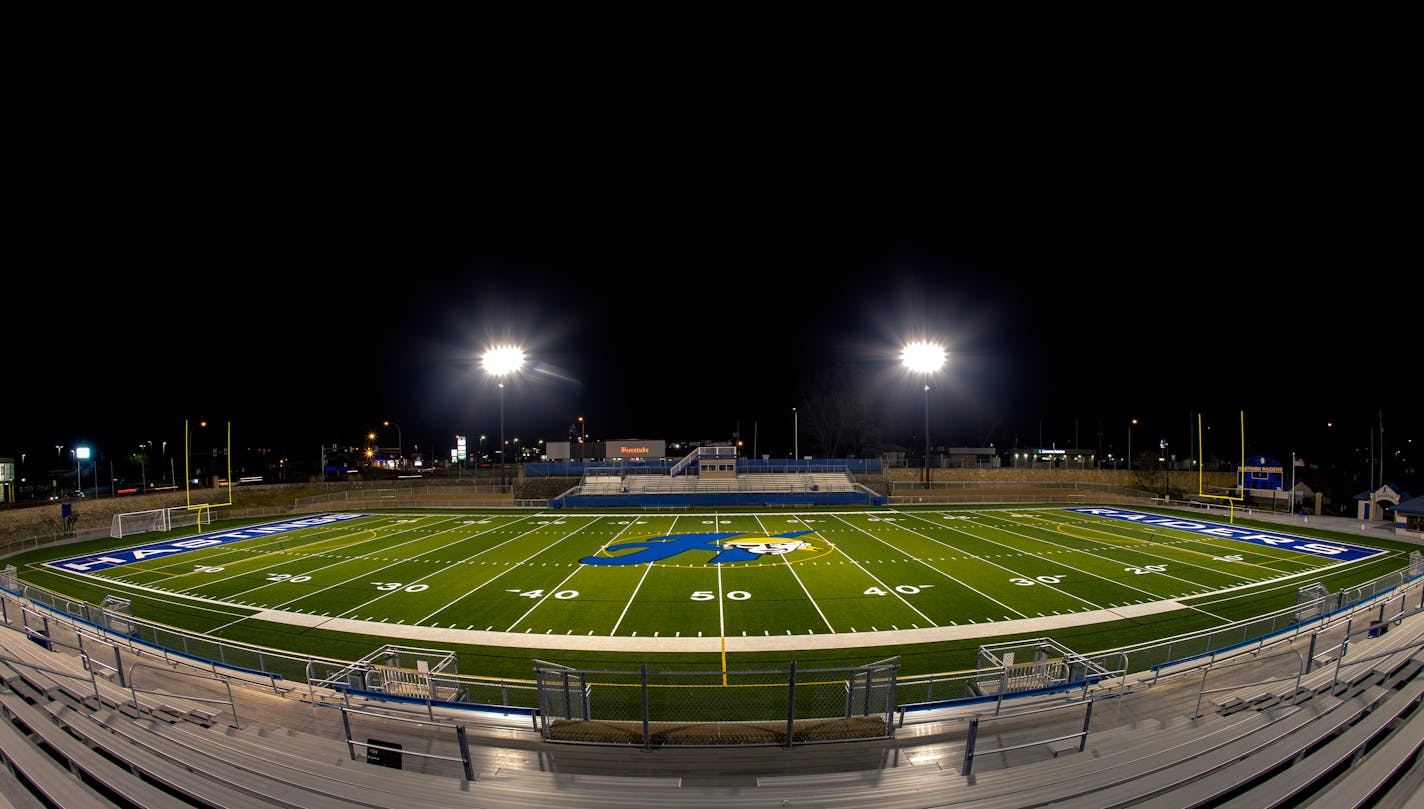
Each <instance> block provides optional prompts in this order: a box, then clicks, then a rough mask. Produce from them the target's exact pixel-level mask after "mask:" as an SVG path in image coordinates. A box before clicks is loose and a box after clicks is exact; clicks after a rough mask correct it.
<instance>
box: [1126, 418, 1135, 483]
mask: <svg viewBox="0 0 1424 809" xmlns="http://www.w3.org/2000/svg"><path fill="white" fill-rule="evenodd" d="M1136 423H1137V419H1133V420H1132V421H1129V422H1128V423H1127V471H1129V472H1131V471H1132V425H1134V424H1136Z"/></svg>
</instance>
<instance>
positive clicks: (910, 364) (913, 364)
mask: <svg viewBox="0 0 1424 809" xmlns="http://www.w3.org/2000/svg"><path fill="white" fill-rule="evenodd" d="M900 362H902V363H904V365H905V367H906V368H908V369H910V370H911V371H914V372H915V373H923V374H932V373H934V372H935V371H938V370H939V369H940V368H943V367H944V348H943V347H942V346H938V345H935V344H934V343H927V342H923V341H920V342H914V343H910V344H908V345H906V346H905V349H904V350H903V351H901V352H900Z"/></svg>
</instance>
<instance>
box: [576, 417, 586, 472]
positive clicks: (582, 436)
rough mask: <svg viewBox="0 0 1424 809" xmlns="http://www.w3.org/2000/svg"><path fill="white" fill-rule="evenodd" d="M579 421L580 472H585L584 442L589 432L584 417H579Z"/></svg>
mask: <svg viewBox="0 0 1424 809" xmlns="http://www.w3.org/2000/svg"><path fill="white" fill-rule="evenodd" d="M578 421H579V472H583V442H584V439H585V438H587V437H588V430H587V429H586V428H585V427H584V423H583V416H579V417H578Z"/></svg>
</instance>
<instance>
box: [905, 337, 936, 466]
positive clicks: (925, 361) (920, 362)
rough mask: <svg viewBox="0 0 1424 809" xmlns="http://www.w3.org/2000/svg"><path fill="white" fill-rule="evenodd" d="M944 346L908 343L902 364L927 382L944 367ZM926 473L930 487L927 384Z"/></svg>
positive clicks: (926, 392)
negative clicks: (922, 375)
mask: <svg viewBox="0 0 1424 809" xmlns="http://www.w3.org/2000/svg"><path fill="white" fill-rule="evenodd" d="M944 361H945V353H944V346H942V345H939V344H938V343H931V342H928V341H925V340H917V341H915V342H913V343H907V344H906V345H905V348H904V349H902V350H901V351H900V362H901V363H902V364H903V365H904V366H905V367H906V368H908V369H909V370H910V371H911V372H912V373H917V374H924V375H925V378H926V380H928V379H929V376H930V375H931V374H933V373H936V372H937V371H939V369H941V368H943V367H944ZM924 462H925V471H924V485H925V488H926V489H928V488H929V487H930V386H929V382H928V381H926V383H925V457H924Z"/></svg>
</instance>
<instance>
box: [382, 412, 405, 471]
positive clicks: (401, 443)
mask: <svg viewBox="0 0 1424 809" xmlns="http://www.w3.org/2000/svg"><path fill="white" fill-rule="evenodd" d="M382 423H383V424H384V425H385V426H387V427H394V428H396V466H402V465H403V464H401V459H402V458H404V457H405V438H403V437H402V436H401V428H400V425H399V424H396V423H395V422H393V421H386V422H382Z"/></svg>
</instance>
